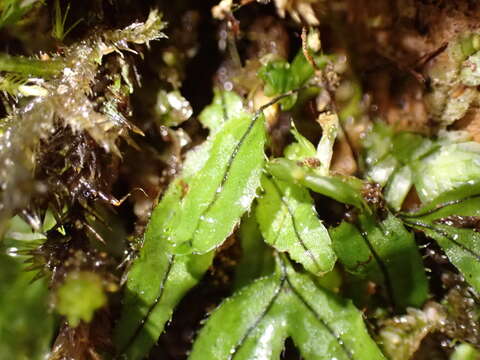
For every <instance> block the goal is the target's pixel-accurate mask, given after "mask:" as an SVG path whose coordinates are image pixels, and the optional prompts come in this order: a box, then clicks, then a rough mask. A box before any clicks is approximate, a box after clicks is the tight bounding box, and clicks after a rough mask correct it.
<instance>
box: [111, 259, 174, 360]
mask: <svg viewBox="0 0 480 360" xmlns="http://www.w3.org/2000/svg"><path fill="white" fill-rule="evenodd" d="M174 262H175V255H172V256H169V257H168V264H167V269H166V271H165V275H164V276H163V278H162V281H161V283H160V288H159V293H158V295H157V297H156V298H155V300H154V301H153V303H152V304H151V305H150V307H149V308H148V311H147V313H146V314H145V316H144V317H143V318H142V320H140V323H139V324H138V326H137V328H136V329H135V331H134V333H133V335H132V336H131V337H130V339H129V340H128V341H127V343H126V344H125V346H124V347H123V349H122V350H121V351H120V355H122V354H124V353H125V352H126V351H127V349H128V348H129V347H130V346H131V345H132V344H133V342H134V341H135V340H136V338H137V336H138V335H139V334H140V332H141V331H142V329H143V327H144V326H145V324H146V323H147V321H148V318H149V317H150V315H151V314H152V312H153V310H154V309H155V307H156V306H157V305H158V303H159V302H160V300H161V298H162V296H163V294H164V290H165V284H166V282H167V280H168V277H169V276H170V272H171V270H172V267H173V263H174Z"/></svg>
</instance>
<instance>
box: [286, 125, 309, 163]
mask: <svg viewBox="0 0 480 360" xmlns="http://www.w3.org/2000/svg"><path fill="white" fill-rule="evenodd" d="M292 135H293V136H294V137H295V140H296V142H293V143H291V144H290V145H288V146H287V147H286V148H285V151H284V153H285V157H286V158H287V159H289V160H303V159H305V158H310V157H314V156H315V155H316V153H317V152H316V150H315V146H313V144H312V143H311V142H310V141H309V140H308V139H307V138H306V137H304V136H303V135H302V134H300V133H299V132H298V130H297V129H296V128H295V127H293V128H292Z"/></svg>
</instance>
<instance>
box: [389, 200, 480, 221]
mask: <svg viewBox="0 0 480 360" xmlns="http://www.w3.org/2000/svg"><path fill="white" fill-rule="evenodd" d="M478 197H480V194H478V195H472V196H468V197H466V198H463V199H457V200H450V201H446V202H444V203H441V204H438V205H437V206H435V207H434V208H433V209H430V210H426V211H425V212H420V213H400V214H398V215H399V217H400V218H403V219H409V218H419V217H424V216H428V215H432V214H434V213H436V212H437V211H440V210H442V209H443V208H445V207H447V206H450V205H457V204H460V203H461V202H463V201H469V200H473V199H476V198H478Z"/></svg>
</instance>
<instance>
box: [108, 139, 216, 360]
mask: <svg viewBox="0 0 480 360" xmlns="http://www.w3.org/2000/svg"><path fill="white" fill-rule="evenodd" d="M211 145H212V144H211V142H209V141H207V142H206V143H204V144H203V145H201V146H199V147H197V148H195V149H193V150H191V151H190V152H189V153H188V155H187V158H186V160H185V162H184V169H183V171H182V176H181V177H179V178H177V179H175V180H174V181H173V182H172V184H171V185H170V186H169V188H168V190H167V192H166V193H165V195H164V196H163V197H162V200H161V202H160V203H159V204H158V205H157V207H156V208H155V210H154V211H153V214H152V217H151V219H150V223H149V224H148V227H147V231H146V233H145V240H144V245H143V247H142V249H141V250H140V255H139V257H138V258H137V259H136V260H135V261H134V263H133V266H132V268H131V269H130V271H129V273H128V281H127V286H126V290H125V294H124V303H123V310H122V316H121V318H120V321H119V323H118V324H117V327H116V329H115V344H116V347H117V351H118V352H119V354H121V355H125V356H127V358H128V359H131V360H135V359H142V358H143V357H144V356H145V355H146V354H147V353H148V351H149V350H150V348H151V347H152V346H153V345H154V344H155V342H156V341H157V339H158V337H159V336H160V334H161V333H162V331H163V329H164V326H165V323H166V322H167V321H168V320H169V319H170V318H171V316H172V313H173V309H174V308H175V306H176V305H177V304H178V302H179V301H180V300H181V299H182V297H183V296H184V295H185V293H187V292H188V291H189V290H190V289H191V288H192V287H193V286H195V285H196V284H197V283H198V281H199V280H200V279H201V277H202V276H203V274H204V273H205V271H206V270H207V269H208V267H209V266H210V264H211V262H212V258H213V254H211V253H210V254H206V255H202V256H199V255H188V256H175V255H174V254H173V253H172V251H171V248H170V246H169V243H168V242H167V241H166V239H167V233H166V224H167V223H168V222H169V221H171V218H172V217H174V216H175V215H176V214H177V212H178V210H179V204H180V200H181V198H182V195H183V191H184V189H185V188H186V187H188V184H189V182H190V179H191V178H192V176H194V175H195V173H196V172H197V171H198V170H199V169H201V168H202V166H203V165H204V164H205V162H206V161H207V159H208V154H209V149H210V147H211Z"/></svg>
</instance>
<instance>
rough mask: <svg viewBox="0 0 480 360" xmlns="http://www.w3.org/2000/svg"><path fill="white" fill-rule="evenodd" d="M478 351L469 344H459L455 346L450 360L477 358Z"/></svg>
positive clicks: (479, 353) (475, 359)
mask: <svg viewBox="0 0 480 360" xmlns="http://www.w3.org/2000/svg"><path fill="white" fill-rule="evenodd" d="M479 358H480V351H478V350H477V349H475V348H474V347H473V346H472V345H470V344H466V343H463V344H459V345H457V346H456V347H455V351H454V352H453V354H452V355H451V356H450V360H478V359H479Z"/></svg>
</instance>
